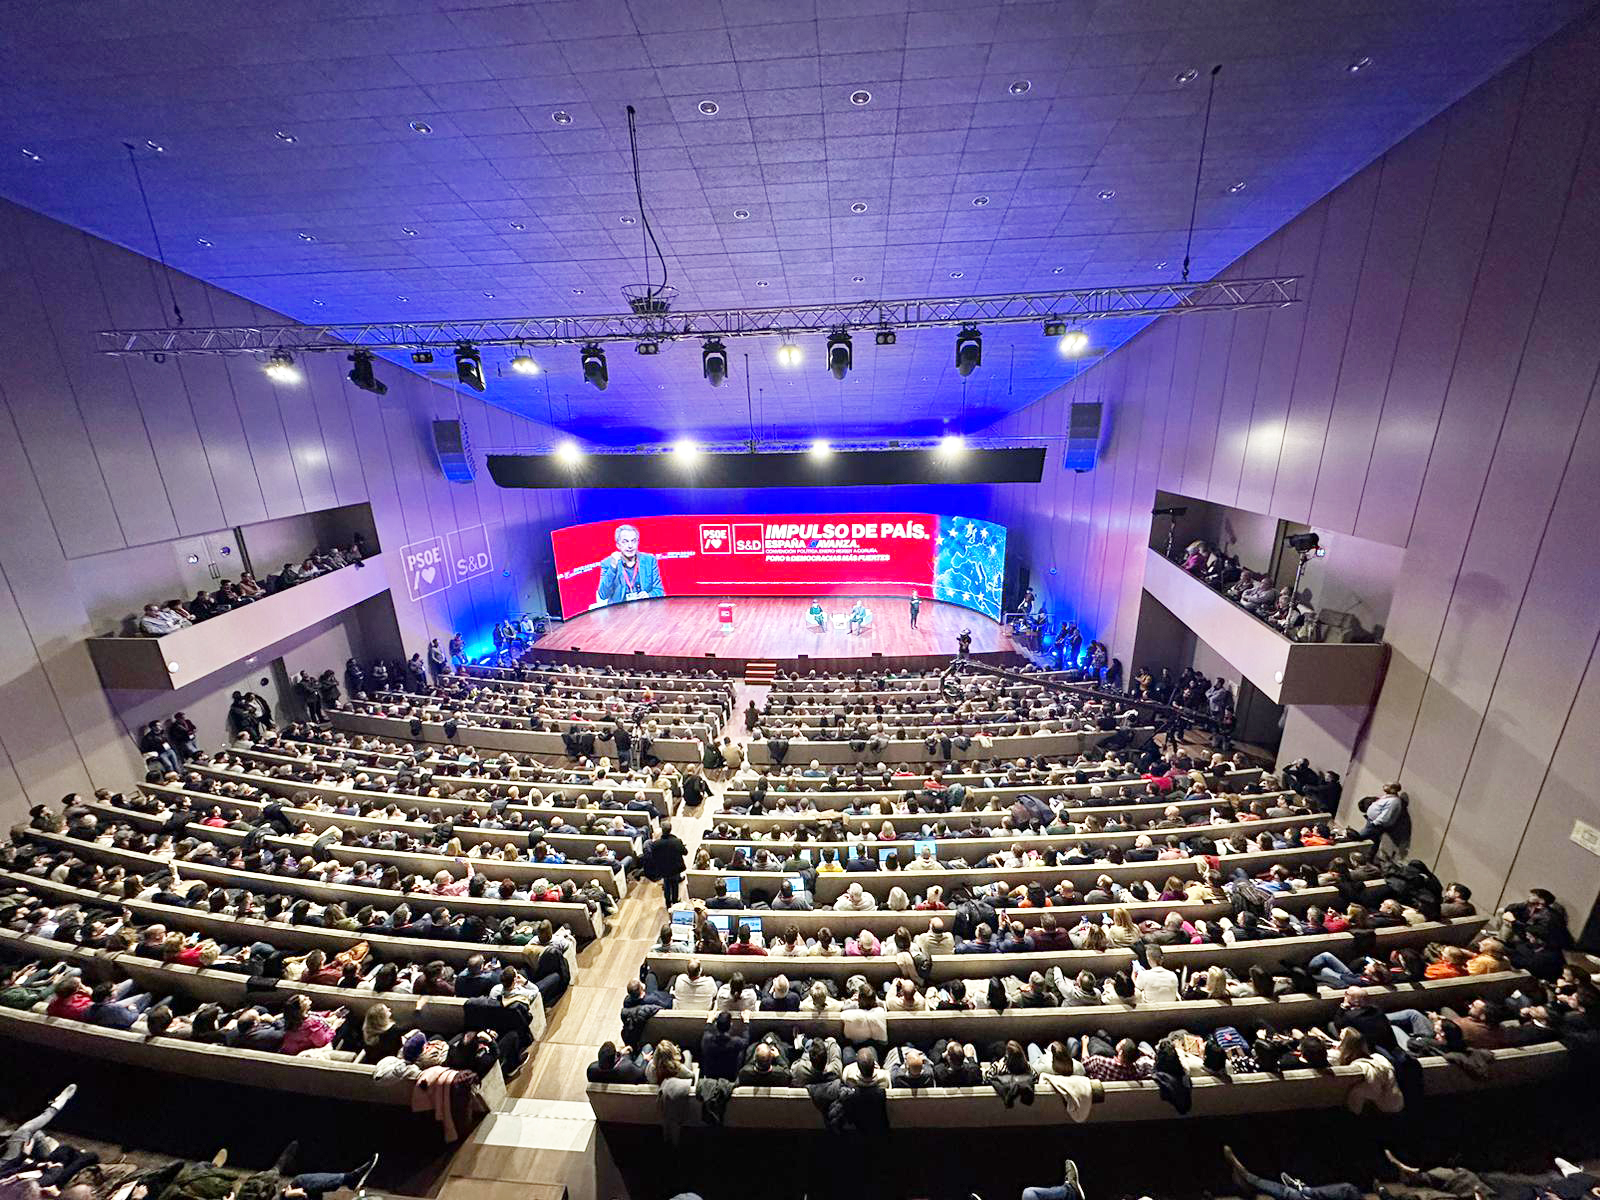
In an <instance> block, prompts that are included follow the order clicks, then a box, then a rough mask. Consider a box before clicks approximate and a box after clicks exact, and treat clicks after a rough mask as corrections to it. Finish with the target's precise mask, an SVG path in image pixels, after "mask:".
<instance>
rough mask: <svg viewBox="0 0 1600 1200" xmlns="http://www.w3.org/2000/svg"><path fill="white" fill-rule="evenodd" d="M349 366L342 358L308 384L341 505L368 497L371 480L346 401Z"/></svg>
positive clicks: (335, 492)
mask: <svg viewBox="0 0 1600 1200" xmlns="http://www.w3.org/2000/svg"><path fill="white" fill-rule="evenodd" d="M349 369H350V363H349V362H348V361H347V360H346V359H345V358H343V357H341V358H340V359H338V360H336V361H335V362H334V363H333V364H332V369H331V370H327V371H318V372H315V373H314V374H312V375H311V376H309V377H308V384H307V386H308V387H309V389H310V395H311V399H312V402H313V403H314V404H315V405H316V407H317V420H318V426H319V428H320V430H321V433H322V449H323V453H324V454H326V455H327V457H328V474H329V476H330V477H331V478H332V480H333V494H334V499H335V502H336V503H338V504H356V503H359V502H360V501H363V500H365V499H366V498H367V481H366V477H365V476H364V475H363V474H362V470H361V444H360V443H359V442H358V441H357V440H356V433H355V427H354V425H353V424H352V423H351V420H350V406H349V404H348V403H347V402H346V400H345V389H346V388H347V387H349V386H350V385H349V384H348V383H347V381H346V379H345V376H346V374H347V373H348V371H349ZM379 378H382V375H381V374H380V375H379ZM352 390H354V389H352Z"/></svg>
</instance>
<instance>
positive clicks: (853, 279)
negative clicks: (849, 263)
mask: <svg viewBox="0 0 1600 1200" xmlns="http://www.w3.org/2000/svg"><path fill="white" fill-rule="evenodd" d="M866 281H867V277H866V276H865V275H852V276H850V282H851V283H865V282H866Z"/></svg>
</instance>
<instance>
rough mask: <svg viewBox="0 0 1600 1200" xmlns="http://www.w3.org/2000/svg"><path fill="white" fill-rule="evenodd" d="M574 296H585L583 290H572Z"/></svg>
mask: <svg viewBox="0 0 1600 1200" xmlns="http://www.w3.org/2000/svg"><path fill="white" fill-rule="evenodd" d="M572 294H573V295H574V296H581V295H583V289H582V288H573V289H572Z"/></svg>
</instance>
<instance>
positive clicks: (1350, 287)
mask: <svg viewBox="0 0 1600 1200" xmlns="http://www.w3.org/2000/svg"><path fill="white" fill-rule="evenodd" d="M1377 191H1378V172H1377V171H1375V170H1374V169H1373V168H1372V167H1368V168H1367V169H1366V170H1365V171H1362V172H1361V173H1360V174H1359V175H1357V176H1355V177H1354V178H1353V179H1351V180H1349V181H1348V182H1346V183H1345V184H1343V185H1342V186H1341V187H1339V188H1338V189H1337V190H1336V191H1334V192H1333V194H1332V195H1330V196H1329V197H1328V198H1327V199H1326V200H1324V201H1323V203H1324V204H1326V205H1327V206H1328V215H1327V218H1326V223H1325V225H1324V227H1323V232H1322V246H1321V249H1320V251H1319V252H1318V254H1317V263H1316V267H1315V268H1314V269H1313V275H1312V279H1311V286H1310V293H1311V294H1310V296H1309V297H1307V299H1306V321H1305V328H1304V330H1303V331H1302V333H1301V336H1300V354H1299V359H1298V361H1297V363H1296V367H1295V377H1294V390H1293V391H1292V392H1291V393H1290V397H1289V413H1288V416H1287V417H1286V418H1285V419H1284V425H1283V445H1282V447H1281V449H1280V450H1279V453H1278V477H1277V479H1276V481H1275V482H1274V484H1273V490H1272V507H1271V509H1270V511H1271V512H1273V513H1274V514H1275V515H1277V516H1280V517H1284V518H1286V519H1288V520H1291V521H1306V520H1308V519H1309V518H1310V514H1311V495H1312V491H1313V489H1314V488H1315V487H1316V482H1317V471H1318V469H1319V468H1320V466H1321V463H1322V444H1323V438H1324V437H1325V436H1326V435H1327V432H1328V418H1329V416H1330V414H1331V413H1332V410H1333V390H1334V384H1335V382H1336V381H1337V380H1338V378H1339V364H1340V361H1341V360H1342V359H1343V357H1344V348H1345V343H1346V340H1347V332H1348V330H1349V326H1350V314H1351V310H1352V308H1353V306H1354V304H1355V294H1356V284H1357V281H1358V280H1359V279H1360V277H1361V259H1362V252H1363V248H1364V247H1365V245H1366V241H1367V231H1368V229H1369V228H1370V227H1371V224H1372V206H1373V200H1374V198H1375V197H1376V195H1377Z"/></svg>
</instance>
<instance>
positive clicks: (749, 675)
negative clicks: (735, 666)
mask: <svg viewBox="0 0 1600 1200" xmlns="http://www.w3.org/2000/svg"><path fill="white" fill-rule="evenodd" d="M777 675H778V664H777V663H775V662H747V663H745V665H744V681H745V682H746V683H755V684H760V685H762V686H767V685H770V684H771V683H772V681H773V680H774V679H775V678H777Z"/></svg>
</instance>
